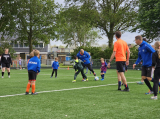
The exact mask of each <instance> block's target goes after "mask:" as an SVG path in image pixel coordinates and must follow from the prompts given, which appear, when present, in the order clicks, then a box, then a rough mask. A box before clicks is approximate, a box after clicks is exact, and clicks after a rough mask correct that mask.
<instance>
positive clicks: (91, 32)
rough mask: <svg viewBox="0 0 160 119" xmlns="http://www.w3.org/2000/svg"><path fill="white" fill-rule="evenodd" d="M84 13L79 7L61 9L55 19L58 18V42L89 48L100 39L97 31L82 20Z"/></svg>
mask: <svg viewBox="0 0 160 119" xmlns="http://www.w3.org/2000/svg"><path fill="white" fill-rule="evenodd" d="M84 12H86V11H84V10H83V9H82V8H81V7H76V6H72V7H69V8H68V9H62V10H61V11H60V12H59V14H58V15H57V17H58V18H59V20H58V21H59V24H60V26H61V27H59V31H58V35H59V36H60V40H61V41H62V42H63V43H64V44H66V45H67V46H73V45H74V46H75V47H77V46H84V47H85V46H91V44H92V45H93V44H94V43H95V42H96V40H97V39H100V38H101V36H100V35H99V32H98V30H95V29H93V28H92V26H91V25H90V24H89V23H88V22H87V20H86V19H85V20H83V19H84V17H83V15H84Z"/></svg>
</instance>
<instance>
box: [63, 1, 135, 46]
mask: <svg viewBox="0 0 160 119" xmlns="http://www.w3.org/2000/svg"><path fill="white" fill-rule="evenodd" d="M66 1H67V2H68V3H69V2H74V3H75V4H76V3H77V2H80V3H82V4H83V8H85V9H86V10H87V11H88V12H86V14H85V17H84V18H86V17H89V18H90V21H91V22H90V23H91V24H92V25H95V26H96V27H97V28H100V29H101V30H102V31H103V33H104V34H105V35H106V36H107V37H108V39H109V47H110V48H111V47H112V46H113V36H114V33H115V31H122V32H124V31H126V30H128V29H129V28H130V27H131V26H134V25H135V24H136V21H135V18H136V17H137V5H138V2H137V1H138V0H66ZM69 5H70V4H69ZM78 5H79V4H78Z"/></svg>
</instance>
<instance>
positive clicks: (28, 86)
mask: <svg viewBox="0 0 160 119" xmlns="http://www.w3.org/2000/svg"><path fill="white" fill-rule="evenodd" d="M30 85H31V83H30V82H28V84H27V88H26V92H27V93H29V89H30Z"/></svg>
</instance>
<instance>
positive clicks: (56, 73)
mask: <svg viewBox="0 0 160 119" xmlns="http://www.w3.org/2000/svg"><path fill="white" fill-rule="evenodd" d="M55 78H57V69H55Z"/></svg>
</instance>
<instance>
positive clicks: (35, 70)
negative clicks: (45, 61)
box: [25, 50, 41, 95]
mask: <svg viewBox="0 0 160 119" xmlns="http://www.w3.org/2000/svg"><path fill="white" fill-rule="evenodd" d="M39 53H40V52H39V51H38V50H34V57H32V58H31V59H30V60H29V62H28V77H29V81H28V84H27V88H26V93H25V94H26V95H28V94H29V89H30V85H31V84H32V93H31V94H32V95H36V94H38V93H36V92H35V81H36V77H37V75H38V74H39V72H40V68H41V64H40V60H39V59H38V57H39Z"/></svg>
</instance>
